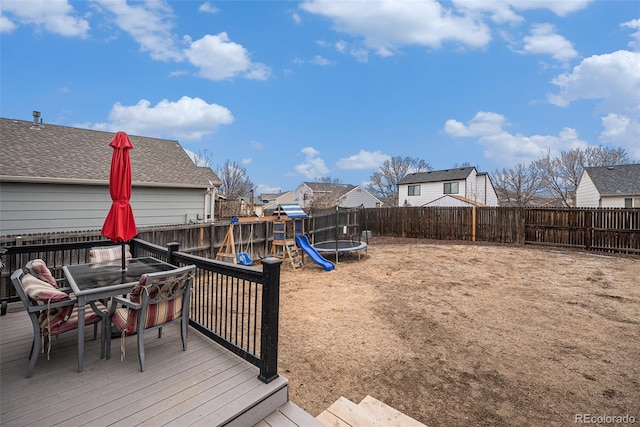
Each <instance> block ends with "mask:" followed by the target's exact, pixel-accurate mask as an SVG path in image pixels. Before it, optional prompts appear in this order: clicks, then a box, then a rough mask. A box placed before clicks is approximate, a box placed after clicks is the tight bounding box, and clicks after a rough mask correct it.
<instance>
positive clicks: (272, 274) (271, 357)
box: [258, 257, 282, 383]
mask: <svg viewBox="0 0 640 427" xmlns="http://www.w3.org/2000/svg"><path fill="white" fill-rule="evenodd" d="M281 264H282V260H281V259H279V258H273V257H272V258H265V259H263V260H262V271H263V276H264V283H263V289H262V325H261V330H260V375H258V379H259V380H260V381H262V382H264V383H269V382H271V381H273V380H275V379H276V378H278V318H279V316H280V266H281Z"/></svg>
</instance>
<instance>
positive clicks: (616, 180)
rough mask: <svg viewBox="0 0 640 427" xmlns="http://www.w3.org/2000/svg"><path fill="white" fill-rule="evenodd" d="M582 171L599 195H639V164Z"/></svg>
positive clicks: (590, 168) (587, 168)
mask: <svg viewBox="0 0 640 427" xmlns="http://www.w3.org/2000/svg"><path fill="white" fill-rule="evenodd" d="M584 171H585V172H586V173H587V174H588V175H589V178H591V181H592V182H593V185H595V186H596V188H597V189H598V192H599V193H600V194H601V195H608V196H613V195H635V194H640V164H633V165H620V166H596V167H586V168H584Z"/></svg>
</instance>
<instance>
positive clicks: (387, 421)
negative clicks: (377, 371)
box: [316, 396, 426, 427]
mask: <svg viewBox="0 0 640 427" xmlns="http://www.w3.org/2000/svg"><path fill="white" fill-rule="evenodd" d="M316 418H317V419H318V420H319V421H320V422H322V423H323V424H324V425H325V426H326V427H375V426H383V427H426V426H425V425H424V424H422V423H420V422H418V421H416V420H414V419H413V418H411V417H409V416H408V415H405V414H403V413H402V412H400V411H398V410H397V409H394V408H392V407H391V406H389V405H387V404H385V403H383V402H381V401H379V400H377V399H375V398H373V397H371V396H366V397H365V398H364V399H362V401H361V402H360V403H359V404H357V405H356V404H355V403H353V402H351V401H350V400H348V399H346V398H344V397H340V398H339V399H338V400H336V401H335V402H334V403H333V404H332V405H331V406H329V407H328V408H327V409H326V410H325V411H323V412H322V413H321V414H320V415H318V416H317V417H316Z"/></svg>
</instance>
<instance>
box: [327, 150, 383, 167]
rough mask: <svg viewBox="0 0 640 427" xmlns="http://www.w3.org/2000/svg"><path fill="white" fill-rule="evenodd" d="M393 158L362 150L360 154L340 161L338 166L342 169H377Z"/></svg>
mask: <svg viewBox="0 0 640 427" xmlns="http://www.w3.org/2000/svg"><path fill="white" fill-rule="evenodd" d="M390 159H391V156H388V155H386V154H383V153H381V152H380V150H378V151H374V152H371V151H366V150H360V152H359V153H358V154H354V155H353V156H349V157H345V158H343V159H340V160H338V163H337V166H338V168H340V169H347V170H348V169H377V168H379V167H380V165H381V164H382V163H384V161H385V160H390Z"/></svg>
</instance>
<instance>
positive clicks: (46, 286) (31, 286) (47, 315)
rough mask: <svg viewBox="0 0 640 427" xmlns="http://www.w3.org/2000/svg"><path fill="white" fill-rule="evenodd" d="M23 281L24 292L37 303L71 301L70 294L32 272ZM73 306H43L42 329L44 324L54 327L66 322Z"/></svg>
mask: <svg viewBox="0 0 640 427" xmlns="http://www.w3.org/2000/svg"><path fill="white" fill-rule="evenodd" d="M21 282H22V289H24V293H25V294H26V295H27V297H28V298H29V299H30V300H31V301H33V302H34V303H35V304H38V305H47V304H48V303H49V302H61V301H71V297H69V294H67V293H65V292H63V291H61V290H59V289H58V288H55V287H53V286H52V285H51V284H50V283H47V282H45V281H43V280H40V279H38V278H37V277H34V276H32V275H31V274H25V275H24V276H23V277H22V281H21ZM73 307H74V306H73V305H72V304H70V305H68V306H65V307H55V308H52V309H44V308H43V312H42V314H40V318H39V322H40V326H41V329H42V327H43V326H44V325H48V328H53V327H55V326H57V325H59V324H60V323H63V322H66V321H67V319H69V317H70V316H71V314H72V312H73ZM43 323H44V324H43Z"/></svg>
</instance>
